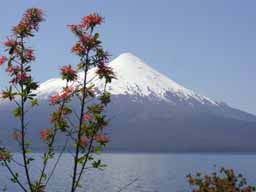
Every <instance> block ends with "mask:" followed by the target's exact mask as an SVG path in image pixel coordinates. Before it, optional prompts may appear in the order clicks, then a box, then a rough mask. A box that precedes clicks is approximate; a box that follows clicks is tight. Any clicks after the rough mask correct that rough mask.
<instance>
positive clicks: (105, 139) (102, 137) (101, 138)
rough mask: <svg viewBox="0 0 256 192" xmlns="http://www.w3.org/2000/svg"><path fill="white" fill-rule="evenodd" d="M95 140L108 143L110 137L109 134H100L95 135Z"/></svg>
mask: <svg viewBox="0 0 256 192" xmlns="http://www.w3.org/2000/svg"><path fill="white" fill-rule="evenodd" d="M95 140H96V141H97V142H99V143H107V142H109V138H108V136H107V135H104V134H100V135H96V136H95Z"/></svg>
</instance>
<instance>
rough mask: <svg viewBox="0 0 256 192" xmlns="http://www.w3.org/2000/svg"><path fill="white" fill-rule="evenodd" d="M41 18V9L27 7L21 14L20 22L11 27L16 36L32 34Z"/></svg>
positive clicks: (36, 29) (37, 27)
mask: <svg viewBox="0 0 256 192" xmlns="http://www.w3.org/2000/svg"><path fill="white" fill-rule="evenodd" d="M43 20H44V18H43V11H42V10H41V9H37V8H31V9H28V10H27V11H26V12H25V14H24V15H23V17H22V19H21V21H20V23H19V24H18V25H16V26H14V27H13V31H14V33H15V34H16V35H18V36H23V37H26V36H33V34H32V33H33V32H34V31H38V29H39V23H40V22H42V21H43Z"/></svg>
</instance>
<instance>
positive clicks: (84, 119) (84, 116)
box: [83, 113, 92, 121]
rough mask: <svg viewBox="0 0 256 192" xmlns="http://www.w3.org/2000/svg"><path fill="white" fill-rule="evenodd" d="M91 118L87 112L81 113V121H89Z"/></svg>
mask: <svg viewBox="0 0 256 192" xmlns="http://www.w3.org/2000/svg"><path fill="white" fill-rule="evenodd" d="M91 119H92V116H91V115H89V114H88V113H85V114H84V115H83V121H90V120H91Z"/></svg>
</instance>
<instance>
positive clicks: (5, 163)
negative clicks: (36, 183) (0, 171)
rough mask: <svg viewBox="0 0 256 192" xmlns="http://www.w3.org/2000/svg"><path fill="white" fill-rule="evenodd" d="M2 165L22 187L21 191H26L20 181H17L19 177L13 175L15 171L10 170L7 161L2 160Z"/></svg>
mask: <svg viewBox="0 0 256 192" xmlns="http://www.w3.org/2000/svg"><path fill="white" fill-rule="evenodd" d="M4 165H5V167H6V168H7V169H8V171H9V172H10V174H11V175H12V177H13V178H15V180H16V181H17V184H18V185H19V186H20V187H21V188H22V190H23V191H25V192H27V189H26V188H25V187H24V186H23V185H22V183H21V182H20V181H19V179H18V178H17V176H16V175H15V173H14V172H13V171H12V169H11V167H10V166H9V165H8V163H7V162H6V161H4Z"/></svg>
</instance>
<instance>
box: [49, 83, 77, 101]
mask: <svg viewBox="0 0 256 192" xmlns="http://www.w3.org/2000/svg"><path fill="white" fill-rule="evenodd" d="M72 94H73V88H72V87H66V88H64V89H63V91H62V92H60V93H57V94H55V95H52V96H51V97H50V104H51V105H56V104H59V103H60V102H61V101H63V100H67V99H69V98H70V96H71V95H72Z"/></svg>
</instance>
